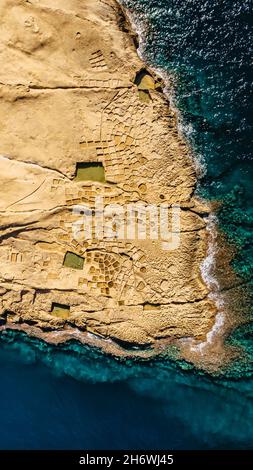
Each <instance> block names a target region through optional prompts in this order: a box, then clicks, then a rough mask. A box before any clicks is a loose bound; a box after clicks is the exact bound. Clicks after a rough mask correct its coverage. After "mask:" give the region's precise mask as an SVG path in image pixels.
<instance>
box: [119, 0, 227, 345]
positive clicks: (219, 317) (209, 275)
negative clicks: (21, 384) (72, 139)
mask: <svg viewBox="0 0 253 470" xmlns="http://www.w3.org/2000/svg"><path fill="white" fill-rule="evenodd" d="M116 2H117V3H118V4H119V7H120V8H121V9H122V11H123V14H124V15H125V16H126V18H127V20H128V22H129V24H130V27H131V28H132V32H133V34H136V35H137V37H138V44H139V47H138V48H137V53H138V55H139V57H140V59H141V60H142V61H143V62H144V64H146V66H147V67H148V68H149V69H150V70H151V71H152V73H154V74H155V75H157V76H159V77H160V78H161V79H162V86H163V94H164V96H165V97H166V98H167V100H168V102H169V104H170V106H171V107H172V109H173V111H174V112H175V114H176V116H177V117H176V121H177V130H178V132H179V134H181V136H182V138H183V139H184V140H185V141H186V144H187V146H188V148H189V150H190V154H191V156H192V160H193V164H194V167H195V171H196V175H197V176H199V175H200V176H201V175H202V174H204V172H205V168H204V165H205V163H203V162H202V161H201V160H199V159H198V158H197V157H196V156H195V155H194V151H193V149H192V148H191V146H190V142H189V141H188V139H187V137H186V135H185V133H184V129H183V126H184V124H183V118H182V116H181V114H180V112H179V110H178V108H177V106H176V104H175V102H174V99H173V96H172V92H171V90H172V86H173V85H172V82H173V80H172V79H171V76H170V74H169V73H168V72H166V71H165V70H163V69H160V68H156V67H155V66H153V65H152V64H150V63H147V62H146V59H145V56H144V47H145V37H144V35H145V28H142V26H141V25H142V23H141V21H139V22H138V23H137V22H136V20H135V18H134V16H133V15H132V14H131V13H130V12H129V11H128V10H127V8H126V7H124V6H123V5H122V4H121V0H116ZM195 191H196V188H195ZM195 197H196V196H195ZM197 198H198V197H197ZM199 200H200V202H201V203H202V204H206V205H207V204H209V209H210V212H209V215H208V217H207V232H208V238H209V240H210V241H209V242H208V246H207V252H206V258H205V260H204V261H203V263H202V266H201V267H200V269H201V275H202V278H203V281H204V282H205V283H206V285H207V287H208V288H209V290H210V292H209V297H210V299H212V300H213V301H214V303H215V305H216V307H217V314H216V319H215V322H214V324H213V327H212V328H211V330H210V331H209V332H208V333H207V336H206V340H205V341H203V342H201V343H198V344H196V345H194V344H192V345H191V350H192V351H194V352H200V353H201V354H203V350H204V348H205V347H206V346H210V345H212V343H213V342H215V338H216V337H217V336H218V337H219V336H220V337H224V328H223V327H224V324H225V319H226V315H225V313H224V300H223V298H222V294H221V292H220V286H219V281H218V279H217V278H215V274H214V271H215V266H216V257H217V242H216V239H217V236H218V234H217V231H218V220H217V218H216V215H215V212H213V211H212V204H211V203H210V201H207V200H203V199H201V198H199ZM190 342H191V341H190Z"/></svg>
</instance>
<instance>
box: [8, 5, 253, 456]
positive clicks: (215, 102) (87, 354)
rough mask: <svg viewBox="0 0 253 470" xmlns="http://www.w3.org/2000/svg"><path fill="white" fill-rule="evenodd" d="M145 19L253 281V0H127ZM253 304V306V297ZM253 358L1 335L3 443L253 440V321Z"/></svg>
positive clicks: (155, 55) (247, 337)
mask: <svg viewBox="0 0 253 470" xmlns="http://www.w3.org/2000/svg"><path fill="white" fill-rule="evenodd" d="M122 3H123V4H124V6H126V7H127V8H129V10H130V12H131V15H132V16H133V17H134V19H135V21H136V24H138V28H139V30H140V31H142V40H141V51H140V52H141V54H142V55H143V56H144V57H145V60H147V61H148V62H149V63H150V64H152V65H153V66H154V67H155V68H160V69H162V70H163V71H164V72H166V73H169V74H170V76H171V77H173V78H172V80H173V82H174V91H173V95H171V99H173V103H174V105H175V106H177V108H178V109H179V111H180V121H179V126H180V128H181V129H182V131H183V132H184V133H185V135H186V138H187V139H188V141H189V143H190V145H191V147H192V149H193V152H194V155H195V158H196V161H197V162H198V164H199V165H200V166H201V172H202V176H201V177H200V178H199V182H198V188H197V191H198V193H199V194H200V195H201V196H203V197H206V198H208V199H214V200H219V201H221V202H222V205H221V206H220V209H219V211H218V213H217V218H218V223H219V227H220V228H221V229H222V230H223V231H224V232H225V233H226V236H227V238H228V240H229V241H230V242H231V243H233V244H235V245H236V247H237V255H236V257H235V260H234V268H235V269H236V270H237V272H238V273H239V274H240V276H241V278H242V279H243V282H244V283H245V286H250V284H251V270H252V260H253V246H252V243H251V236H252V225H253V209H252V208H253V204H252V202H253V195H252V190H251V187H252V177H253V167H252V161H251V160H252V147H251V140H252V139H251V136H252V130H253V129H252V128H253V123H252V120H253V113H252V108H253V106H252V105H253V102H252V101H253V96H252V63H253V60H252V44H253V41H252V39H253V38H252V23H253V12H252V2H251V1H243V0H233V1H232V0H222V1H218V0H212V1H211V0H208V1H207V0H206V1H204V0H156V1H154V0H122ZM249 308H250V306H249ZM230 342H232V344H234V345H235V346H239V347H242V348H243V351H244V353H243V357H244V361H240V362H237V363H234V364H233V367H231V369H230V370H229V371H227V372H226V373H224V375H222V376H219V377H211V376H209V375H207V374H204V373H202V372H201V371H197V370H195V369H194V368H193V367H192V366H191V365H190V364H187V363H184V362H180V363H179V362H177V361H175V360H173V359H170V358H168V357H167V358H166V357H163V358H159V359H155V360H154V359H153V360H151V361H146V362H145V361H144V362H138V361H123V360H119V359H116V358H113V357H110V356H106V355H104V354H102V353H101V352H99V351H98V350H96V349H91V348H88V347H85V346H82V345H80V344H78V343H77V342H73V341H72V342H69V343H66V344H64V345H61V346H58V347H54V346H50V345H47V344H46V343H44V342H42V341H39V340H36V339H32V338H29V337H28V336H27V335H26V334H24V333H19V332H12V331H5V332H4V333H2V334H1V337H0V361H1V369H2V370H1V386H0V400H1V421H0V438H1V439H0V448H8V449H35V448H36V449H45V448H46V449H49V448H50V449H55V448H57V449H64V448H72V449H73V448H82V449H112V448H114V449H120V448H124V449H131V448H135V449H159V448H160V449H171V450H173V449H197V448H198V449H214V448H220V449H222V448H226V449H233V448H244V449H247V448H252V447H253V428H252V419H253V396H252V395H253V378H252V358H253V328H252V326H251V324H249V325H248V326H247V327H241V328H239V329H238V330H237V331H236V332H235V333H234V334H233V336H232V338H231V339H230Z"/></svg>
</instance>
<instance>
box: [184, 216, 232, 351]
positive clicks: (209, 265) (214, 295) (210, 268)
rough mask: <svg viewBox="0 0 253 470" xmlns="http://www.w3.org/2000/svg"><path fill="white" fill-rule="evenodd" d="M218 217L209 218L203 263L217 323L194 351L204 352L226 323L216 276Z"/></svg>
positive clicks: (202, 272)
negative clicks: (206, 248) (214, 306)
mask: <svg viewBox="0 0 253 470" xmlns="http://www.w3.org/2000/svg"><path fill="white" fill-rule="evenodd" d="M217 223H218V220H217V217H216V216H215V215H213V214H210V215H209V217H208V218H207V231H208V235H209V241H208V251H207V257H206V258H205V260H204V261H203V263H202V265H201V274H202V278H203V280H204V281H205V283H206V285H207V286H208V287H209V289H210V294H209V298H210V299H211V300H212V301H213V302H214V304H215V305H216V308H217V314H216V318H215V323H214V325H213V327H212V329H211V330H210V331H209V332H208V333H207V336H206V341H203V342H202V343H199V344H198V345H194V346H192V347H191V349H192V350H193V351H198V352H203V350H204V349H205V347H206V346H208V345H210V344H211V343H212V342H213V341H214V340H215V338H216V337H217V336H218V335H220V333H221V332H222V330H223V326H224V323H225V314H224V301H223V298H222V295H221V293H220V286H219V282H218V280H217V278H216V277H215V266H216V254H217Z"/></svg>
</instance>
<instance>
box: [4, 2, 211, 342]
mask: <svg viewBox="0 0 253 470" xmlns="http://www.w3.org/2000/svg"><path fill="white" fill-rule="evenodd" d="M0 15H1V27H0V65H1V67H0V97H1V107H0V113H1V119H0V154H1V158H0V184H1V189H2V191H1V199H0V213H1V221H0V235H1V245H0V296H1V297H0V305H1V318H2V321H6V322H8V324H11V323H13V324H17V323H21V324H29V325H35V326H37V327H39V328H41V329H53V330H54V329H55V330H59V331H61V330H64V329H66V328H67V327H68V326H70V325H71V326H72V327H73V326H76V327H78V328H80V330H81V331H83V332H85V331H86V332H90V333H94V334H96V335H98V336H101V337H103V338H110V339H112V340H114V341H116V342H119V344H122V345H124V346H127V345H133V344H134V345H140V346H141V345H156V344H157V343H159V341H160V340H164V339H168V340H177V339H179V338H195V339H197V340H203V339H205V337H206V334H207V333H208V331H209V330H210V328H211V327H212V325H213V323H214V321H215V314H216V310H215V308H214V305H213V303H212V302H211V301H210V299H209V298H208V293H209V292H208V288H207V286H206V285H205V284H204V282H203V280H202V277H201V271H200V267H201V264H202V262H203V260H204V258H205V255H206V249H207V235H206V223H205V220H204V215H206V212H207V209H206V208H205V207H203V205H202V204H200V203H199V202H198V201H197V200H195V199H194V197H193V193H194V188H195V184H196V176H195V171H194V168H193V164H192V160H191V158H190V155H189V153H188V149H187V147H186V145H185V143H184V141H183V140H182V139H181V138H180V137H179V135H178V132H177V127H176V117H175V115H174V112H173V110H172V109H171V108H170V107H169V105H168V102H167V101H166V99H165V97H164V96H163V94H162V93H160V92H159V91H158V90H159V87H157V89H156V86H155V82H156V80H157V78H156V77H155V76H153V77H152V76H151V72H150V71H147V76H146V78H145V76H144V78H142V82H141V83H142V85H141V86H139V87H138V85H137V84H136V83H135V78H136V76H137V74H138V73H139V72H140V71H141V70H144V71H145V66H144V64H143V63H142V62H141V60H140V59H139V58H138V55H137V52H136V49H135V46H134V43H133V40H132V37H131V34H129V33H128V32H127V31H125V30H124V31H123V30H122V28H120V26H119V18H120V12H119V7H118V5H117V4H116V3H115V1H114V0H103V1H102V0H101V1H99V0H61V1H60V0H40V1H36V0H29V1H24V0H8V1H4V0H0ZM125 29H126V28H125ZM144 75H145V73H144ZM140 90H141V91H142V93H147V95H145V98H147V99H141V97H143V96H144V95H142V94H141V95H140ZM84 163H90V164H91V165H95V164H99V165H100V167H101V166H102V167H103V169H104V174H105V182H104V183H103V182H99V181H97V182H96V181H89V180H87V181H80V179H78V178H76V172H77V164H84ZM95 166H96V165H95ZM92 171H93V170H92ZM99 171H100V181H102V179H103V178H102V179H101V168H100V170H99ZM92 174H96V170H94V172H93V173H92ZM98 195H99V196H100V197H102V198H103V200H104V204H105V206H107V205H108V204H119V205H120V206H122V207H126V205H127V204H134V203H140V202H141V203H143V204H145V205H148V204H156V205H160V204H161V203H164V204H165V203H166V204H168V205H169V206H170V211H169V213H170V214H171V213H172V209H171V206H172V204H177V205H178V206H180V208H181V209H180V219H181V240H180V245H179V246H178V247H177V249H175V250H165V249H164V239H163V238H162V237H161V236H159V237H158V239H157V240H151V239H149V238H148V237H147V239H143V240H142V239H137V238H135V239H132V240H126V239H124V238H122V239H117V238H115V239H105V238H104V239H96V238H94V236H93V235H94V233H93V234H92V236H91V237H90V238H89V239H84V238H83V239H82V240H78V241H77V240H76V239H75V237H74V236H73V224H74V223H75V222H77V220H79V219H78V216H77V215H75V214H74V213H73V211H72V208H73V206H77V205H79V206H80V205H87V206H89V207H90V208H91V210H94V208H95V198H96V196H98ZM108 218H109V220H108V221H107V223H108V224H109V225H110V223H112V219H113V220H114V218H113V216H111V219H110V216H109V215H108ZM114 223H115V222H114ZM112 225H113V224H112ZM66 253H70V254H73V255H77V256H78V257H79V262H78V260H77V259H76V258H75V256H74V257H73V256H72V258H71V259H72V261H71V262H72V264H73V263H74V262H77V263H79V264H78V266H79V268H78V269H75V268H74V267H71V266H66V265H64V264H66V263H64V260H65V257H66ZM80 258H82V259H83V260H84V261H83V263H82V261H80ZM73 259H74V261H73ZM70 264H71V263H70ZM80 266H83V268H82V269H80ZM55 304H56V306H58V307H57V308H56V309H55V308H54V305H55ZM59 305H60V306H63V313H62V315H61V307H59ZM64 306H65V307H66V308H65V310H64ZM55 311H56V312H57V314H55ZM59 312H60V313H59Z"/></svg>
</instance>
